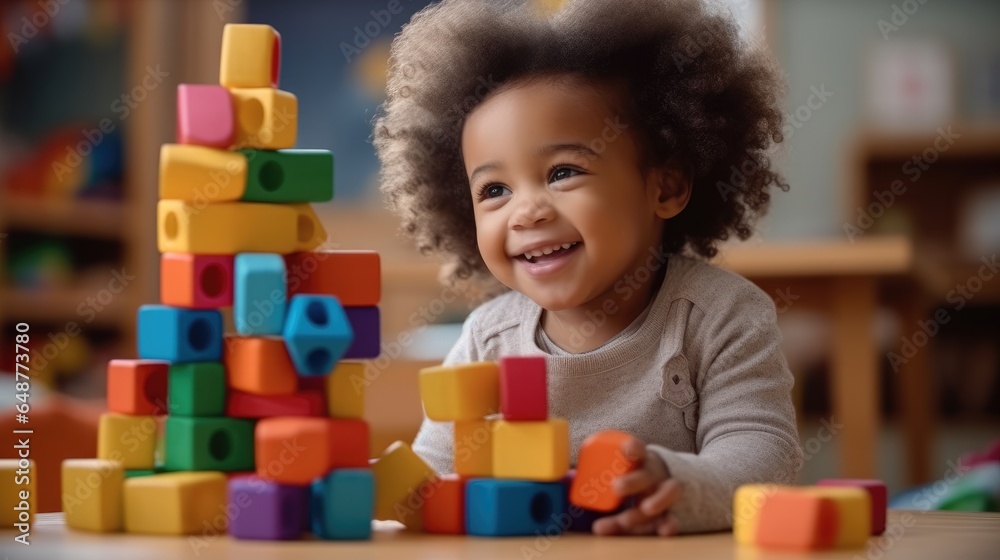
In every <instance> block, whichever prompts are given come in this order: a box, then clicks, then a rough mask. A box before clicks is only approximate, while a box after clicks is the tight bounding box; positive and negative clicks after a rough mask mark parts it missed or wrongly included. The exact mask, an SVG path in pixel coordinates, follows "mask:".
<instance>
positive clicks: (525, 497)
mask: <svg viewBox="0 0 1000 560" xmlns="http://www.w3.org/2000/svg"><path fill="white" fill-rule="evenodd" d="M565 513H566V487H565V486H564V485H563V484H562V483H559V482H548V483H546V482H527V481H520V480H495V479H476V480H470V481H469V483H468V484H467V485H466V486H465V530H466V531H467V532H468V533H469V534H470V535H478V536H483V537H501V536H532V535H535V534H536V532H537V533H541V534H551V533H552V532H556V533H558V532H561V529H562V525H561V524H560V523H559V519H560V518H561V517H562V516H563V515H565Z"/></svg>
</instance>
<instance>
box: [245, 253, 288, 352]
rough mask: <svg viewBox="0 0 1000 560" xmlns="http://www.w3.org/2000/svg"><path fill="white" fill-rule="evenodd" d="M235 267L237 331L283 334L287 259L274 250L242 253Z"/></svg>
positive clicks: (251, 334)
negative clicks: (273, 251)
mask: <svg viewBox="0 0 1000 560" xmlns="http://www.w3.org/2000/svg"><path fill="white" fill-rule="evenodd" d="M233 270H234V273H233V322H235V323H236V332H238V333H240V334H242V335H245V336H265V335H280V334H281V329H282V327H284V324H285V308H286V307H287V305H286V302H287V298H288V296H287V295H286V294H287V292H288V282H287V276H286V273H285V259H283V258H282V257H281V255H277V254H273V253H240V254H238V255H236V259H235V261H234V266H233Z"/></svg>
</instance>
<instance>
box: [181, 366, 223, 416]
mask: <svg viewBox="0 0 1000 560" xmlns="http://www.w3.org/2000/svg"><path fill="white" fill-rule="evenodd" d="M169 379H170V388H169V394H170V396H169V398H168V399H167V403H169V407H170V414H173V415H177V416H223V415H224V414H225V413H226V370H225V368H224V367H223V366H222V363H220V362H198V363H193V364H176V365H172V366H170V374H169Z"/></svg>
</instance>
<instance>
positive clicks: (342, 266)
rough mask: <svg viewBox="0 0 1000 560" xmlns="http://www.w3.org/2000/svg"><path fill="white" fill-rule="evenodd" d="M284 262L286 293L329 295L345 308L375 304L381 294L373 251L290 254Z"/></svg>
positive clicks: (379, 276) (378, 265) (376, 261)
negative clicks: (286, 277) (286, 282)
mask: <svg viewBox="0 0 1000 560" xmlns="http://www.w3.org/2000/svg"><path fill="white" fill-rule="evenodd" d="M285 262H286V265H287V267H286V268H287V269H288V291H289V294H290V295H295V294H326V295H332V296H336V297H337V299H339V300H340V304H341V305H344V306H349V307H370V306H373V305H378V303H379V300H380V299H381V297H382V276H381V265H380V260H379V255H378V253H377V252H375V251H317V252H307V253H292V254H290V255H288V256H287V257H285Z"/></svg>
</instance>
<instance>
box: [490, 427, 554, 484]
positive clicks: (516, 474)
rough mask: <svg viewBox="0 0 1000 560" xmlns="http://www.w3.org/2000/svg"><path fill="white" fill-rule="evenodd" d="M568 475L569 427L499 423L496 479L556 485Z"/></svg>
mask: <svg viewBox="0 0 1000 560" xmlns="http://www.w3.org/2000/svg"><path fill="white" fill-rule="evenodd" d="M568 471H569V425H568V424H567V423H566V421H565V420H563V419H560V418H553V419H551V420H547V421H545V422H507V421H506V420H497V421H496V426H495V429H494V431H493V476H494V477H496V478H514V479H522V480H537V481H542V482H544V481H555V480H559V479H561V478H563V477H564V476H566V473H567V472H568Z"/></svg>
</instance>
